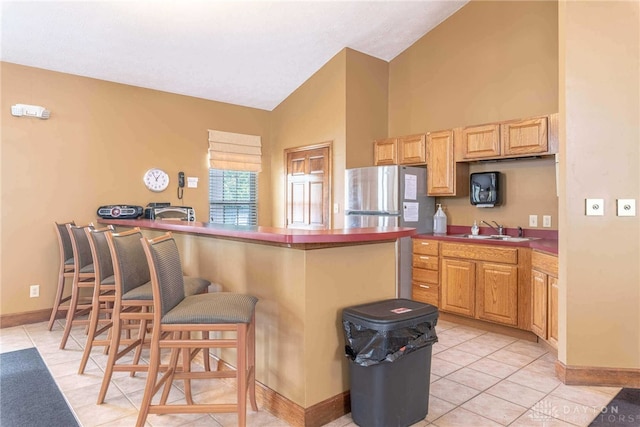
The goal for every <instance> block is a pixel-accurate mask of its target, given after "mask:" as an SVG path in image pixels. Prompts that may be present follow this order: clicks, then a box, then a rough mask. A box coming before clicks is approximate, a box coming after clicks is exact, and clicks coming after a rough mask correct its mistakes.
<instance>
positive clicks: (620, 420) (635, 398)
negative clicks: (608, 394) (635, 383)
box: [589, 388, 640, 427]
mask: <svg viewBox="0 0 640 427" xmlns="http://www.w3.org/2000/svg"><path fill="white" fill-rule="evenodd" d="M598 426H607V427H612V426H627V427H630V426H640V389H638V388H623V389H622V390H621V391H620V393H618V394H617V395H616V397H614V398H613V400H612V401H611V402H609V404H608V405H607V406H606V407H605V408H603V409H602V412H601V413H600V414H598V416H597V417H596V418H595V419H594V420H593V421H592V422H591V424H589V427H598Z"/></svg>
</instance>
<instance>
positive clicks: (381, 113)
mask: <svg viewBox="0 0 640 427" xmlns="http://www.w3.org/2000/svg"><path fill="white" fill-rule="evenodd" d="M388 103H389V63H388V62H385V61H382V60H380V59H376V58H374V57H372V56H369V55H365V54H364V53H360V52H357V51H355V50H352V49H347V107H346V108H347V117H346V123H347V156H346V157H347V159H346V160H347V164H346V167H347V169H351V168H358V167H364V166H373V141H374V140H376V139H380V138H386V137H387V134H388V129H387V116H388Z"/></svg>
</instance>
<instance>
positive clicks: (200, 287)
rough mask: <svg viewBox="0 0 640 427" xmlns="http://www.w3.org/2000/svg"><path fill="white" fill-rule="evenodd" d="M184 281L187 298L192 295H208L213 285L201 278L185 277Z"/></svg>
mask: <svg viewBox="0 0 640 427" xmlns="http://www.w3.org/2000/svg"><path fill="white" fill-rule="evenodd" d="M183 279H184V295H185V296H187V297H188V296H190V295H197V294H202V293H206V292H207V289H208V288H209V285H210V284H211V282H210V281H208V280H206V279H202V278H200V277H191V276H183Z"/></svg>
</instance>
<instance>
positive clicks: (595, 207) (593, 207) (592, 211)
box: [586, 199, 604, 216]
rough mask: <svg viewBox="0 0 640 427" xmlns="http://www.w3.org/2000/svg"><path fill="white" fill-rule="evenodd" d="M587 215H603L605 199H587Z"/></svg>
mask: <svg viewBox="0 0 640 427" xmlns="http://www.w3.org/2000/svg"><path fill="white" fill-rule="evenodd" d="M586 200H587V202H586V214H587V216H603V215H604V199H586Z"/></svg>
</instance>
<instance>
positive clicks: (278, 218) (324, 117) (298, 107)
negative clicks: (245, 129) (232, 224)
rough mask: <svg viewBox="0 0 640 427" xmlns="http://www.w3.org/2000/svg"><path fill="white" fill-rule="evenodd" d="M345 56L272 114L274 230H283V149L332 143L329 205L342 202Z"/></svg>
mask: <svg viewBox="0 0 640 427" xmlns="http://www.w3.org/2000/svg"><path fill="white" fill-rule="evenodd" d="M346 56H347V54H346V49H343V50H342V51H341V52H339V53H338V54H337V55H336V56H334V57H333V58H332V59H331V60H329V61H328V62H327V63H326V64H325V65H324V66H323V67H322V68H321V69H320V70H318V71H317V72H316V73H315V74H314V75H313V76H311V77H310V78H309V79H308V80H307V81H306V82H304V83H303V84H302V85H301V86H300V87H299V88H298V89H296V90H295V91H294V92H293V93H292V94H291V95H289V97H288V98H287V99H285V100H284V101H283V102H282V103H281V104H280V105H278V106H277V107H276V108H275V109H274V110H273V112H272V119H271V141H272V144H273V145H272V153H273V156H272V160H271V184H272V189H273V190H272V197H273V203H272V207H273V211H272V217H273V224H274V226H276V227H284V226H285V221H286V216H285V190H286V186H285V184H286V182H285V179H286V166H285V164H284V154H283V153H284V150H285V149H286V148H293V147H304V146H309V145H314V144H319V143H324V142H328V141H331V142H332V143H333V148H332V151H333V176H332V202H331V203H333V201H338V202H340V201H342V200H343V199H344V188H343V187H344V185H343V182H344V178H343V177H344V168H345V155H346V149H345V144H346V139H345V138H346V124H345V93H346V89H345V84H346V79H345V72H346V71H345V64H346ZM342 226H343V218H342V216H336V217H335V218H334V220H333V228H342Z"/></svg>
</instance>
